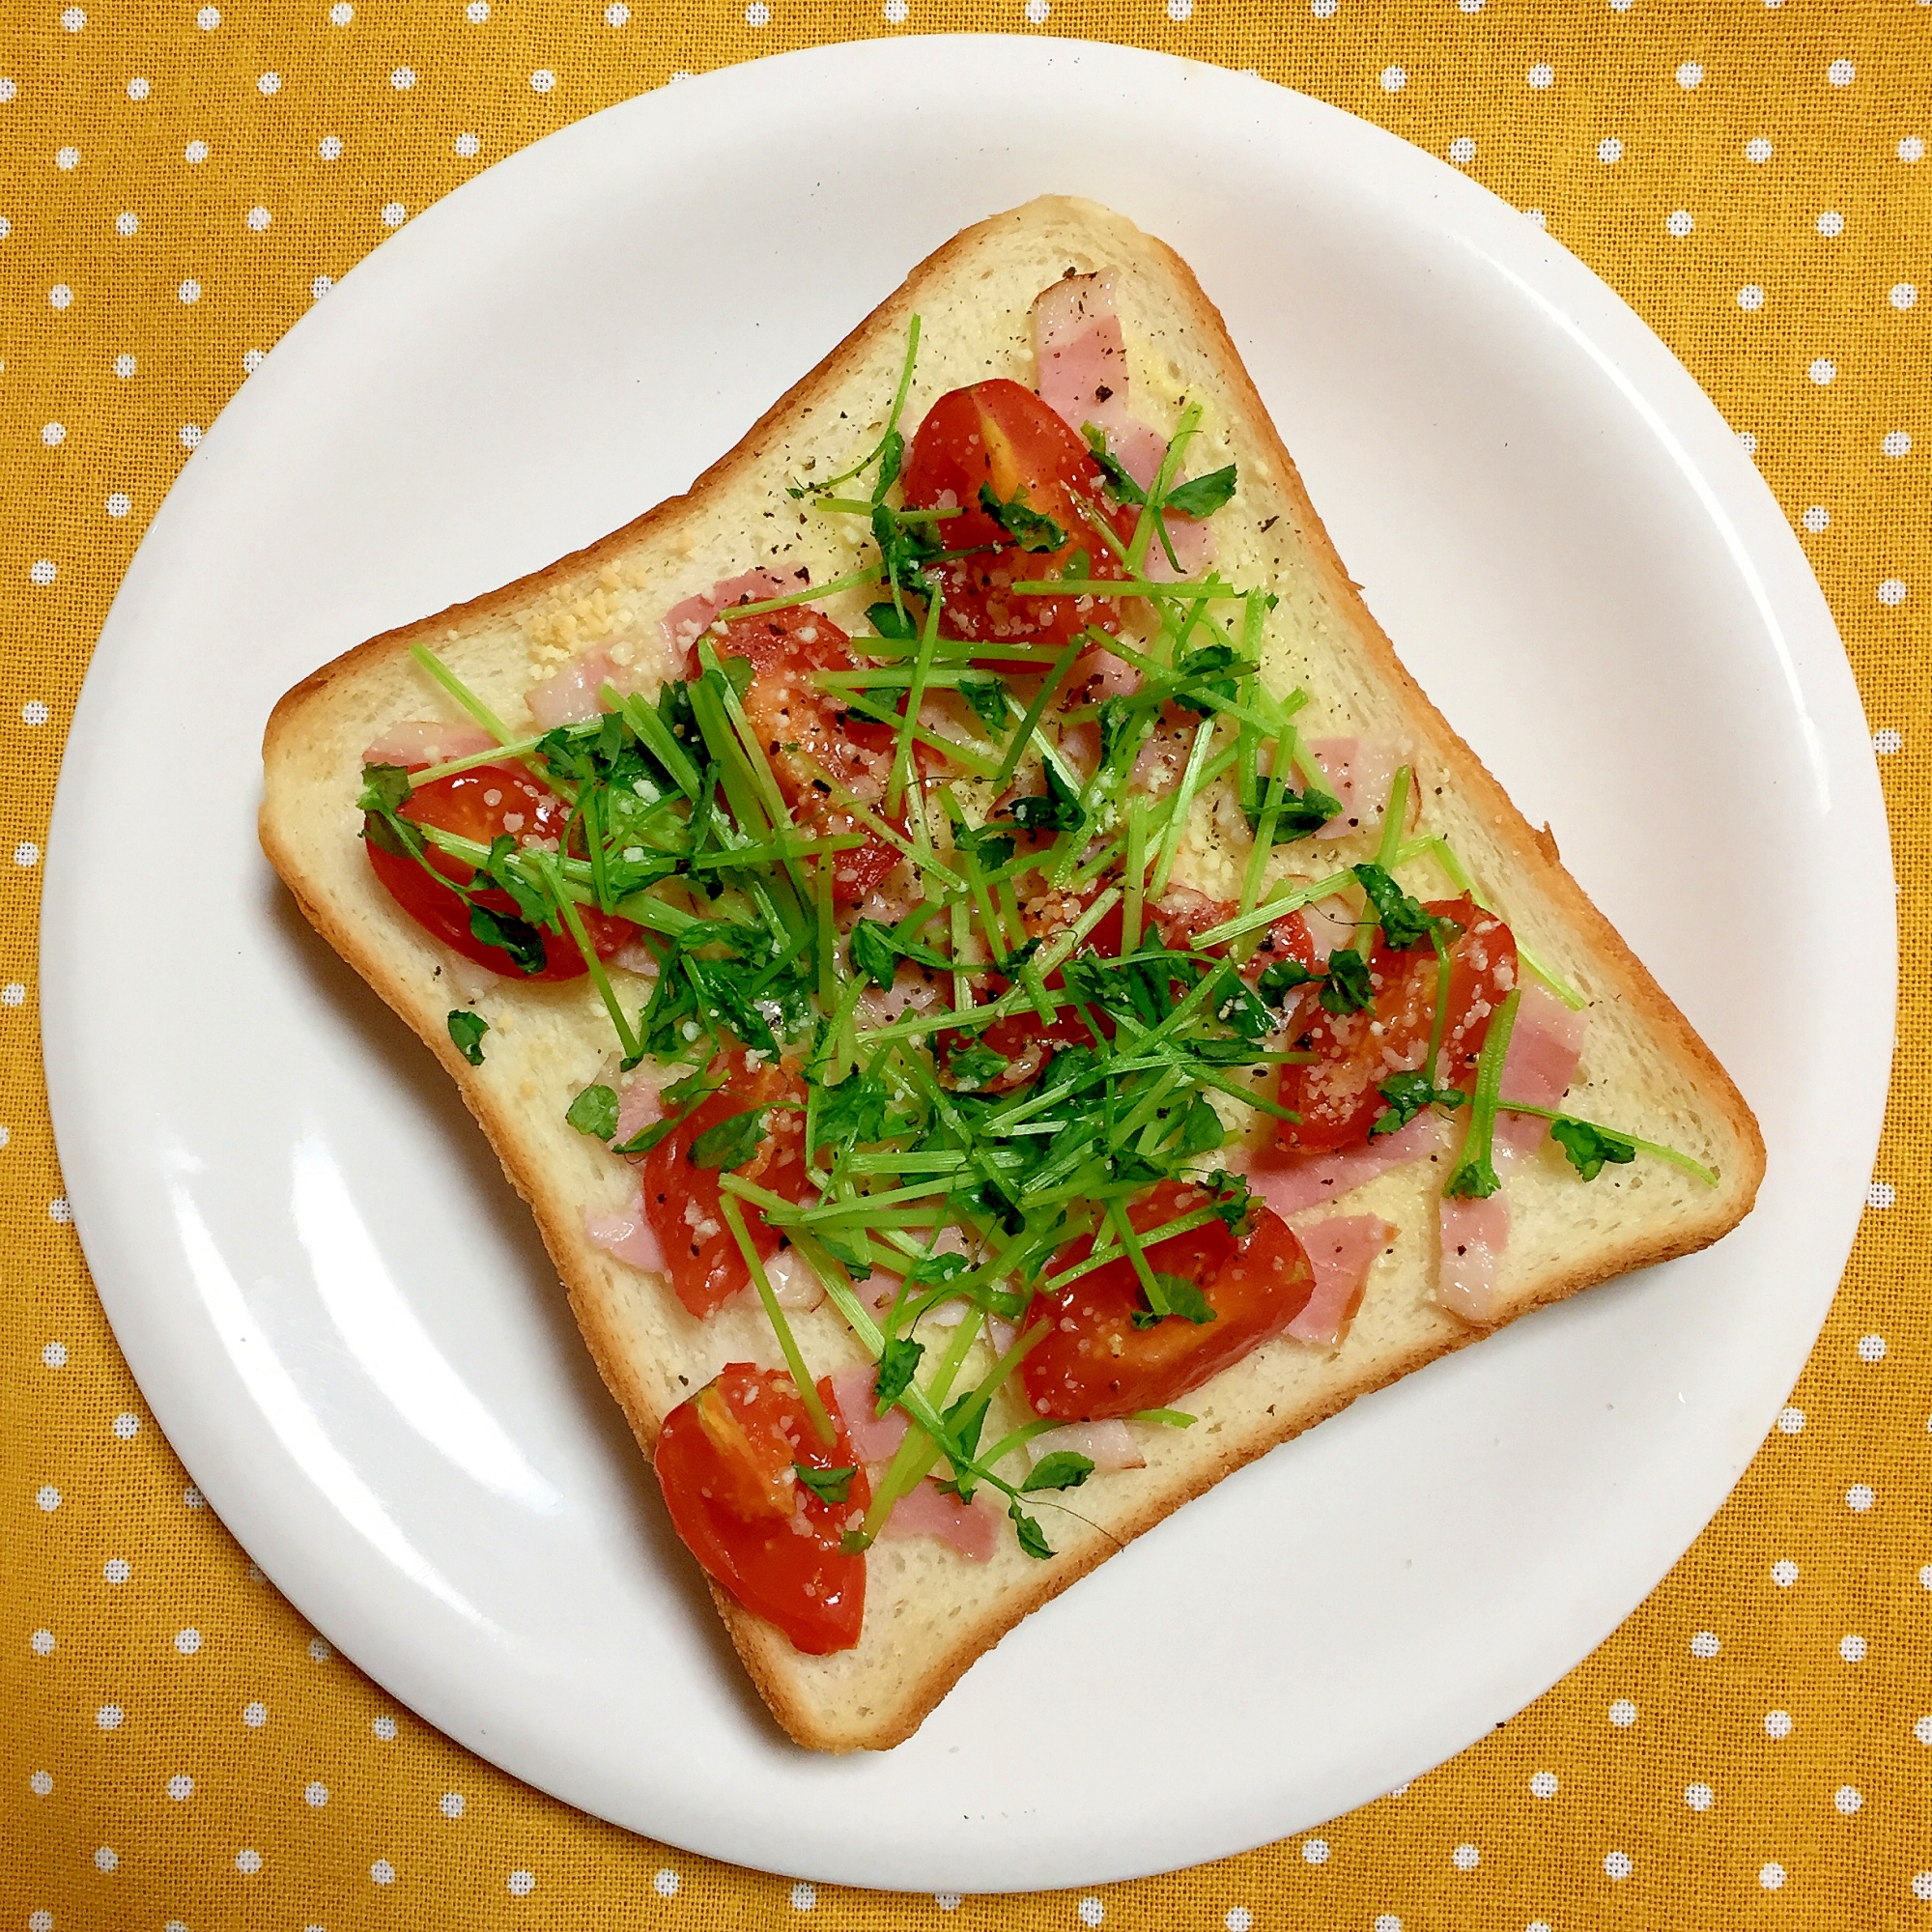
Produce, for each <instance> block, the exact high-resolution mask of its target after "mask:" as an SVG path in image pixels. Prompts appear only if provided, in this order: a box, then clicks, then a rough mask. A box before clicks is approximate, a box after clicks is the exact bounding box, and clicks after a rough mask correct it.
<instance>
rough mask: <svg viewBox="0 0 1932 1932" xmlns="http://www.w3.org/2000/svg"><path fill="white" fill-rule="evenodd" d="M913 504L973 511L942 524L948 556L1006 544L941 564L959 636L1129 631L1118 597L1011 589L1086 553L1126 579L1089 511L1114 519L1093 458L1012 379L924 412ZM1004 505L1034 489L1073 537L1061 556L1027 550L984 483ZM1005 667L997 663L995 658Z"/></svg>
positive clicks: (910, 465)
mask: <svg viewBox="0 0 1932 1932" xmlns="http://www.w3.org/2000/svg"><path fill="white" fill-rule="evenodd" d="M904 480H905V500H906V507H907V508H908V509H915V510H934V509H940V508H942V507H944V508H951V507H952V506H954V505H957V506H958V507H959V508H961V509H962V510H963V511H964V515H962V516H958V517H949V518H948V519H947V520H946V522H945V523H943V524H941V525H939V526H937V527H938V529H939V531H940V533H941V535H942V536H943V537H944V539H945V543H946V547H947V549H948V550H968V549H973V548H975V547H976V546H978V545H981V544H986V545H995V544H997V545H999V546H1000V548H999V549H997V550H986V551H983V552H981V553H980V554H978V555H975V556H962V557H958V558H955V559H954V560H953V561H952V562H950V563H942V564H938V565H936V566H935V569H936V570H937V572H938V576H939V580H940V582H941V584H942V585H943V586H944V588H945V592H946V614H945V618H944V623H945V626H946V629H947V632H948V634H949V635H950V636H952V637H955V638H971V639H978V640H987V641H990V640H993V639H1000V640H1008V639H1023V640H1025V641H1027V642H1029V643H1043V644H1064V643H1065V642H1066V640H1067V639H1069V638H1073V637H1077V636H1078V635H1079V633H1080V632H1081V631H1083V630H1084V629H1086V627H1087V626H1088V625H1089V624H1097V625H1098V626H1099V627H1100V629H1101V630H1103V631H1109V632H1112V631H1118V630H1119V629H1120V628H1121V619H1120V605H1119V600H1118V599H1115V598H1095V597H1093V596H1086V595H1083V596H1071V597H1029V596H1024V595H1022V594H1020V593H1019V592H1016V591H1015V590H1013V589H1012V587H1011V586H1012V585H1013V584H1014V583H1018V582H1027V581H1028V580H1029V579H1035V578H1046V577H1051V576H1054V575H1056V574H1057V573H1059V572H1060V571H1061V570H1062V569H1063V568H1064V566H1065V564H1066V563H1067V562H1068V560H1069V559H1070V558H1071V557H1072V555H1073V554H1074V553H1075V552H1076V551H1083V550H1084V551H1085V552H1086V553H1087V558H1088V565H1089V569H1088V575H1089V576H1091V577H1106V578H1118V577H1119V576H1120V575H1121V574H1122V573H1121V568H1120V565H1119V564H1118V563H1116V562H1115V560H1114V556H1113V554H1112V553H1111V552H1110V551H1109V550H1108V549H1107V547H1106V544H1105V543H1104V542H1103V541H1102V540H1101V538H1100V536H1099V534H1098V533H1097V532H1096V531H1095V530H1094V527H1093V526H1092V525H1091V524H1090V523H1089V522H1088V520H1087V517H1086V516H1085V515H1083V514H1082V510H1083V509H1084V510H1086V511H1090V512H1092V513H1093V514H1094V515H1095V516H1099V517H1102V518H1104V519H1106V520H1107V521H1108V522H1109V524H1110V525H1111V524H1112V523H1114V522H1115V515H1114V512H1112V511H1111V510H1110V509H1109V508H1108V507H1107V504H1106V500H1105V498H1104V497H1103V496H1102V495H1101V470H1100V466H1099V465H1098V464H1097V463H1095V462H1094V456H1093V452H1092V451H1091V450H1090V449H1089V448H1088V447H1087V445H1086V444H1085V443H1084V442H1083V441H1081V440H1080V438H1079V437H1077V436H1076V435H1075V434H1074V433H1073V431H1072V430H1070V429H1068V428H1067V426H1066V425H1065V423H1064V422H1062V421H1061V419H1060V418H1059V417H1058V416H1057V415H1055V414H1054V412H1052V411H1051V410H1050V409H1048V408H1047V406H1046V405H1045V404H1044V403H1043V402H1041V401H1040V399H1039V398H1038V397H1037V395H1035V394H1034V392H1033V391H1032V390H1031V389H1028V388H1024V387H1022V386H1021V384H1018V383H1014V382H1009V380H1008V379H1007V378H1006V377H1004V376H1001V377H995V378H994V379H993V380H991V381H990V382H985V383H975V384H973V385H972V386H971V387H970V388H965V389H953V390H952V391H950V392H949V393H948V394H946V395H944V396H941V397H940V399H939V400H938V401H937V402H936V403H934V404H933V406H932V407H931V409H929V410H928V411H927V412H925V420H924V421H923V422H922V423H921V424H920V426H919V430H918V433H917V434H916V435H915V436H914V438H913V440H912V448H911V450H910V451H909V452H908V453H907V456H906V466H905V479H904ZM982 484H983V485H989V486H990V487H991V489H992V491H993V494H994V496H996V497H998V498H999V500H1000V501H1001V502H1002V503H1009V502H1011V501H1012V499H1013V498H1014V497H1016V496H1017V495H1018V494H1019V492H1020V491H1021V490H1022V489H1024V490H1025V491H1026V500H1027V507H1028V508H1029V509H1030V510H1035V511H1037V512H1038V513H1039V514H1040V515H1041V516H1047V517H1051V518H1052V519H1053V520H1054V522H1055V523H1057V524H1058V525H1059V526H1060V527H1061V528H1062V529H1063V530H1065V532H1066V537H1067V541H1066V543H1065V546H1063V547H1062V548H1061V549H1059V550H1057V551H1052V552H1039V551H1025V550H1021V549H1020V548H1019V547H1018V546H1017V545H1016V544H1015V543H1014V542H1013V541H1012V539H1011V537H1010V536H1009V534H1008V533H1007V531H1006V530H1004V529H1003V528H1002V527H1001V526H1000V525H999V524H997V523H996V522H995V521H994V520H993V518H992V517H990V516H989V515H988V514H987V513H986V512H985V511H984V510H983V509H981V508H980V486H981V485H982ZM989 663H992V664H993V665H994V668H999V661H998V660H989Z"/></svg>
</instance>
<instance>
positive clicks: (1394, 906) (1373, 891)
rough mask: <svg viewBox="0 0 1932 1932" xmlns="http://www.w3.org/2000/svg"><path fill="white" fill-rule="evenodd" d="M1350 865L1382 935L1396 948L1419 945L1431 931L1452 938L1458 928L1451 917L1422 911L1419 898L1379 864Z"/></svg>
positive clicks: (1404, 948)
mask: <svg viewBox="0 0 1932 1932" xmlns="http://www.w3.org/2000/svg"><path fill="white" fill-rule="evenodd" d="M1350 869H1351V870H1352V871H1353V872H1354V874H1355V877H1356V878H1357V879H1358V880H1359V881H1360V883H1361V888H1362V891H1363V892H1364V893H1366V894H1367V895H1368V898H1369V903H1370V904H1371V905H1372V906H1374V907H1375V909H1376V918H1377V920H1378V922H1379V923H1380V924H1381V929H1382V937H1383V938H1384V939H1385V940H1387V941H1388V943H1389V945H1390V947H1391V948H1393V949H1394V950H1395V951H1396V952H1407V951H1408V949H1409V948H1410V947H1412V946H1420V945H1421V944H1422V942H1423V941H1424V940H1425V939H1427V938H1428V937H1429V936H1430V934H1431V933H1435V932H1439V933H1441V935H1442V936H1443V937H1444V938H1445V939H1454V938H1456V937H1457V936H1458V935H1459V934H1460V933H1461V932H1462V927H1461V926H1459V925H1458V924H1457V923H1456V922H1455V921H1454V920H1452V919H1438V918H1437V917H1436V916H1435V914H1433V913H1428V912H1424V911H1423V909H1422V902H1421V900H1420V899H1415V898H1411V897H1410V896H1409V895H1408V894H1406V892H1404V891H1403V889H1402V888H1401V887H1400V886H1399V885H1397V884H1396V882H1395V881H1394V880H1393V879H1392V878H1390V877H1389V875H1388V873H1387V872H1385V871H1384V870H1383V869H1382V867H1379V866H1377V865H1367V866H1355V867H1351V868H1350Z"/></svg>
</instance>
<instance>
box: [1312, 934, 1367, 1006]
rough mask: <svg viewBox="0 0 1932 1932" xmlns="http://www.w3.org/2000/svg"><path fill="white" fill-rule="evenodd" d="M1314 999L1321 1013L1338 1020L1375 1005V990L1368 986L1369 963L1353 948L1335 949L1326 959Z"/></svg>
mask: <svg viewBox="0 0 1932 1932" xmlns="http://www.w3.org/2000/svg"><path fill="white" fill-rule="evenodd" d="M1316 997H1317V998H1318V999H1319V1000H1320V1001H1321V1008H1322V1010H1323V1011H1324V1012H1330V1013H1334V1014H1336V1015H1338V1016H1339V1015H1341V1014H1343V1013H1362V1012H1367V1011H1368V1010H1369V1009H1371V1008H1372V1007H1373V1006H1374V1005H1375V1003H1376V993H1375V988H1374V987H1373V986H1372V985H1370V983H1369V962H1368V961H1367V960H1366V959H1364V958H1363V957H1362V955H1361V954H1360V953H1359V952H1356V951H1355V949H1354V948H1353V947H1352V946H1343V947H1338V948H1337V949H1336V950H1335V951H1334V952H1331V953H1329V955H1328V970H1327V972H1326V973H1325V974H1324V975H1323V976H1322V980H1321V992H1320V993H1319V994H1318V995H1317V996H1316Z"/></svg>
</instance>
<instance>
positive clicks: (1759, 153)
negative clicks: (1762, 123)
mask: <svg viewBox="0 0 1932 1932" xmlns="http://www.w3.org/2000/svg"><path fill="white" fill-rule="evenodd" d="M1772 153H1773V149H1772V145H1771V143H1770V142H1769V141H1767V140H1766V139H1765V138H1764V136H1763V135H1762V134H1753V135H1752V136H1751V138H1750V139H1749V140H1748V141H1747V142H1746V143H1745V159H1746V160H1747V161H1755V162H1757V163H1758V164H1759V165H1760V166H1761V165H1762V164H1763V163H1764V162H1766V161H1768V160H1770V159H1771V156H1772Z"/></svg>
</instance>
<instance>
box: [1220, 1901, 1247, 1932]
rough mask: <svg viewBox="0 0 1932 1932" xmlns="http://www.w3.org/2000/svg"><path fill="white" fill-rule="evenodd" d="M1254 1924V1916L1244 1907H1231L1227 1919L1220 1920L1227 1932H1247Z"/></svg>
mask: <svg viewBox="0 0 1932 1932" xmlns="http://www.w3.org/2000/svg"><path fill="white" fill-rule="evenodd" d="M1254 1922H1255V1915H1254V1914H1253V1913H1252V1912H1250V1911H1249V1910H1248V1908H1247V1907H1246V1906H1245V1905H1231V1906H1230V1907H1229V1908H1228V1915H1227V1917H1226V1918H1223V1919H1222V1920H1221V1923H1222V1924H1223V1925H1225V1926H1226V1927H1227V1928H1228V1932H1249V1928H1250V1927H1251V1926H1252V1925H1253V1924H1254Z"/></svg>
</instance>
